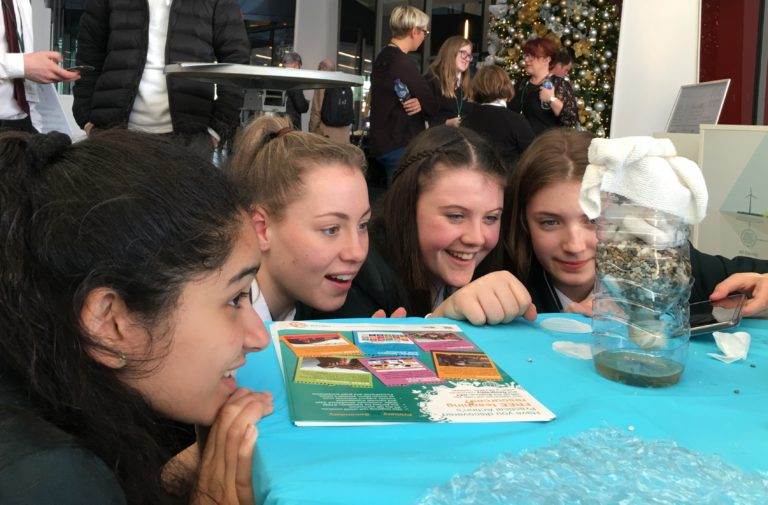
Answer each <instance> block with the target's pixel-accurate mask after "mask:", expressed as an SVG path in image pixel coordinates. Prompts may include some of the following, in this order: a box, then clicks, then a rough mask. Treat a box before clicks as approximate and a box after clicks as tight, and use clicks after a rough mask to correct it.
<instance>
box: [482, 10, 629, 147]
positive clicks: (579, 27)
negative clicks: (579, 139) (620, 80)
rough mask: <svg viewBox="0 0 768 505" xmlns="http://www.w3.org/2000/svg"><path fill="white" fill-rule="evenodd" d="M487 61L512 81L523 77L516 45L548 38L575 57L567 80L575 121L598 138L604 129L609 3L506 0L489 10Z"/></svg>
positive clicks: (612, 45)
mask: <svg viewBox="0 0 768 505" xmlns="http://www.w3.org/2000/svg"><path fill="white" fill-rule="evenodd" d="M490 12H491V19H490V26H489V30H488V33H489V40H488V52H489V53H490V56H489V57H488V61H489V62H493V63H495V64H497V65H501V66H502V67H504V68H505V69H506V70H507V72H508V73H509V75H510V77H511V78H512V80H513V81H517V80H518V79H528V78H529V76H528V75H527V74H526V73H525V70H524V64H523V50H522V46H523V44H524V43H525V41H527V40H529V39H532V38H536V37H548V38H551V39H552V40H554V41H555V42H557V43H558V44H560V46H562V47H564V48H569V49H570V51H571V54H572V55H574V56H575V58H574V60H573V69H572V70H571V72H570V80H571V84H572V85H573V89H574V92H575V94H576V97H577V100H578V101H577V103H578V106H579V123H580V125H581V127H582V128H584V129H587V130H590V131H591V132H593V133H595V134H596V135H598V136H600V137H605V136H607V135H608V133H609V131H610V121H611V104H612V103H613V83H614V78H615V76H616V52H617V48H618V43H619V16H618V8H617V7H616V4H615V3H614V2H613V1H611V0H507V1H497V4H496V5H491V6H490Z"/></svg>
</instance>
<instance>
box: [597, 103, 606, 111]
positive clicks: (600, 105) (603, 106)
mask: <svg viewBox="0 0 768 505" xmlns="http://www.w3.org/2000/svg"><path fill="white" fill-rule="evenodd" d="M595 110H596V111H597V112H603V111H604V110H605V103H604V102H600V101H597V102H595Z"/></svg>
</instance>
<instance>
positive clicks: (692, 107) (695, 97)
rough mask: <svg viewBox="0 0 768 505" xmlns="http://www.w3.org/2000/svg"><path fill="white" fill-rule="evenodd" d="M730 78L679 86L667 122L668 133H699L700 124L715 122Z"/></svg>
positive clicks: (721, 107)
mask: <svg viewBox="0 0 768 505" xmlns="http://www.w3.org/2000/svg"><path fill="white" fill-rule="evenodd" d="M730 84H731V80H730V79H722V80H719V81H709V82H701V83H698V84H688V85H686V86H680V91H679V92H678V93H677V99H676V100H675V106H674V107H672V113H671V114H670V116H669V122H668V123H667V132H669V133H699V125H701V124H717V123H718V121H719V120H720V111H722V110H723V103H724V102H725V95H726V94H727V93H728V87H729V86H730Z"/></svg>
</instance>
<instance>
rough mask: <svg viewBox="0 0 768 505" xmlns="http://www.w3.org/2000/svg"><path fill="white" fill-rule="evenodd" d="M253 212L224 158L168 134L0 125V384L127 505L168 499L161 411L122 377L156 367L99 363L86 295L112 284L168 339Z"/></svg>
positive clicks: (159, 339)
mask: <svg viewBox="0 0 768 505" xmlns="http://www.w3.org/2000/svg"><path fill="white" fill-rule="evenodd" d="M244 208H245V206H244V205H243V204H242V202H241V201H240V200H239V197H238V196H237V192H236V191H235V189H234V187H233V186H232V185H231V184H230V183H229V182H228V180H227V179H226V178H225V177H224V176H223V174H221V173H220V172H219V171H218V170H217V169H216V168H215V167H213V166H212V165H210V163H207V162H205V161H204V160H202V159H201V158H199V157H197V156H196V155H194V154H190V153H188V152H186V151H185V150H184V149H183V148H181V147H177V146H176V145H174V144H172V143H170V142H168V141H165V140H163V139H161V138H158V136H152V135H145V134H140V133H136V132H129V131H126V130H117V131H106V132H103V133H101V134H99V135H97V136H94V137H93V138H91V139H88V140H85V141H83V142H80V143H78V144H75V145H70V141H69V138H68V137H67V136H66V135H63V134H60V133H51V134H47V135H43V134H38V135H35V136H29V135H28V134H21V133H8V134H4V135H0V236H2V237H3V241H4V245H3V246H2V248H1V249H0V380H2V381H3V383H6V382H7V383H9V384H13V385H14V386H17V389H20V390H21V393H22V394H23V395H24V396H25V397H27V398H29V399H30V402H31V404H32V407H33V409H34V411H35V413H36V414H37V415H38V416H40V417H42V418H43V419H45V420H46V421H48V422H49V423H51V424H53V425H54V426H56V427H58V428H59V429H61V430H63V431H64V432H66V433H68V434H70V435H71V436H73V437H74V438H75V439H76V440H77V441H78V442H79V443H80V444H81V445H82V446H83V447H85V448H86V449H88V450H90V451H91V452H93V453H94V454H96V455H97V456H98V457H99V458H101V459H102V460H103V461H104V463H105V464H106V466H107V467H108V468H110V469H111V470H112V471H113V472H114V474H115V476H116V478H117V480H118V482H119V483H120V485H121V486H122V488H123V491H124V493H125V496H126V500H127V502H128V503H162V502H166V501H168V500H169V497H168V496H167V495H166V494H165V493H164V492H163V489H162V486H161V480H160V473H161V468H162V465H163V464H164V463H165V462H166V461H168V458H169V456H170V455H168V454H164V449H163V448H162V447H163V446H164V445H165V444H163V443H161V442H159V441H158V439H159V438H160V432H159V431H160V428H159V423H160V422H161V420H160V419H159V415H158V414H157V413H155V412H154V411H153V410H152V409H151V407H150V406H149V405H148V403H147V402H146V401H145V400H144V399H143V398H142V396H141V395H140V394H139V393H138V392H137V391H135V390H133V389H132V388H130V387H129V386H127V385H126V383H125V382H124V381H123V380H121V378H123V377H125V376H126V375H125V374H134V373H135V374H138V373H150V374H151V373H152V370H151V369H150V370H147V369H146V368H147V367H146V366H143V365H145V363H141V362H140V360H136V361H137V363H134V362H133V361H134V360H132V362H131V363H129V364H128V365H127V366H126V367H124V368H122V369H120V370H119V371H116V370H114V369H112V368H109V367H107V366H104V365H102V364H101V363H99V362H98V361H96V360H94V359H93V358H92V353H93V351H94V350H95V349H97V346H98V343H97V342H96V341H95V339H92V338H91V337H90V336H89V335H88V334H87V332H86V330H85V329H84V328H83V325H82V324H81V312H82V308H83V305H84V303H85V300H86V298H87V296H88V294H89V293H90V292H92V291H93V290H94V289H97V288H108V289H110V290H113V291H114V292H115V293H117V295H119V297H120V298H121V299H122V300H123V302H124V303H125V305H126V307H127V308H128V310H130V311H131V312H132V313H133V314H135V316H136V320H137V321H139V322H140V324H142V326H144V328H145V329H146V331H147V333H148V334H149V335H150V336H151V339H152V342H151V344H152V345H153V346H156V347H155V348H156V349H157V348H158V347H159V349H160V351H161V352H162V351H163V350H164V349H167V348H166V347H164V346H167V345H170V342H168V340H169V337H168V333H167V331H165V330H159V328H166V327H167V321H169V320H170V318H171V317H172V314H173V309H174V307H175V304H176V303H177V301H178V297H179V296H180V294H181V291H182V289H183V286H184V285H185V284H186V283H187V282H189V281H190V280H192V279H193V278H195V277H197V276H199V275H201V274H205V273H207V272H210V271H212V270H215V269H217V268H220V267H221V265H223V264H224V262H225V261H226V259H227V257H228V256H229V254H230V252H231V250H232V248H233V247H234V243H235V241H236V238H237V235H238V232H239V229H240V226H241V224H240V223H241V222H242V219H243V216H244V214H243V211H244ZM118 374H119V375H118ZM0 429H2V427H0ZM5 457H7V456H5V455H3V454H0V467H2V466H3V465H4V463H8V462H7V461H3V460H4V458H5ZM73 485H76V484H73Z"/></svg>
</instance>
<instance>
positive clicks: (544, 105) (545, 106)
mask: <svg viewBox="0 0 768 505" xmlns="http://www.w3.org/2000/svg"><path fill="white" fill-rule="evenodd" d="M541 87H542V88H544V89H553V88H554V87H555V86H554V85H553V84H552V81H550V80H549V79H544V82H542V83H541ZM541 108H542V109H544V110H549V109H551V108H552V106H551V105H550V104H549V101H548V100H546V101H544V102H541Z"/></svg>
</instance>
